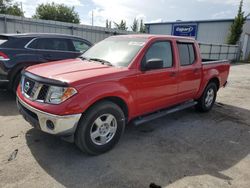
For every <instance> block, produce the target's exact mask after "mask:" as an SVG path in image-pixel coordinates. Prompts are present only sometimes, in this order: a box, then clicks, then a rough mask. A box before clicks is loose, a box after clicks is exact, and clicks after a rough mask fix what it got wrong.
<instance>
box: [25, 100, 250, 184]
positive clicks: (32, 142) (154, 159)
mask: <svg viewBox="0 0 250 188" xmlns="http://www.w3.org/2000/svg"><path fill="white" fill-rule="evenodd" d="M227 109H230V112H229V111H228V110H227ZM242 113H244V114H250V112H249V111H248V110H245V109H240V108H237V107H234V106H227V105H223V104H219V105H216V106H215V108H214V109H213V110H212V111H211V112H210V113H206V114H201V113H196V112H195V110H193V109H189V110H186V111H183V112H178V113H176V114H173V115H170V116H166V117H164V118H161V119H158V120H155V121H152V122H150V123H147V124H144V125H142V126H140V127H134V126H133V125H131V124H130V125H128V127H127V129H126V132H125V134H124V136H123V138H122V139H121V142H120V143H119V144H118V145H117V146H116V147H115V148H114V149H113V150H112V151H110V152H108V153H105V154H103V155H101V156H94V157H93V156H88V155H85V154H83V153H81V152H80V151H79V150H78V149H77V148H76V147H75V146H74V144H69V143H66V142H64V141H62V140H60V139H59V138H56V137H54V136H51V135H47V134H44V133H42V132H40V131H38V130H35V129H31V130H30V131H28V132H27V134H26V140H27V144H28V146H29V148H30V151H31V153H32V154H33V156H34V158H35V159H36V161H37V162H38V163H39V164H40V166H41V167H42V168H43V169H44V170H45V171H46V172H47V173H48V174H49V175H50V176H51V177H53V178H54V179H55V180H56V181H58V182H59V183H60V184H62V185H64V186H65V187H92V188H95V187H149V185H150V183H155V184H157V185H161V186H163V187H164V186H167V185H169V184H171V183H173V182H175V181H177V180H179V179H182V178H184V177H186V176H196V175H204V174H208V175H211V176H214V177H217V178H220V179H222V180H224V181H226V182H228V183H229V184H230V181H231V180H232V177H229V176H226V175H225V174H223V172H222V171H224V170H227V169H229V168H231V167H233V166H234V165H236V164H237V163H238V162H240V161H241V160H242V159H243V158H245V157H246V156H247V155H248V154H249V152H250V148H249V143H250V127H249V126H246V125H247V124H246V123H245V121H244V119H243V118H241V114H242ZM235 114H236V115H235Z"/></svg>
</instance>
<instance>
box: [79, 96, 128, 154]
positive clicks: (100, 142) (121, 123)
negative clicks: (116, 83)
mask: <svg viewBox="0 0 250 188" xmlns="http://www.w3.org/2000/svg"><path fill="white" fill-rule="evenodd" d="M124 128H125V117H124V113H123V111H122V110H121V108H120V107H119V106H118V105H116V104H115V103H112V102H109V101H103V102H100V103H98V104H96V105H94V106H93V107H91V108H90V109H89V110H88V111H87V113H86V114H84V115H83V118H82V119H81V120H80V122H79V124H78V128H77V131H76V135H75V136H76V137H75V143H76V145H77V146H78V147H79V148H80V149H81V150H82V151H84V152H86V153H88V154H91V155H98V154H101V153H104V152H107V151H109V150H110V149H112V148H113V147H114V146H115V145H116V144H117V143H118V141H119V140H120V138H121V136H122V134H123V132H124Z"/></svg>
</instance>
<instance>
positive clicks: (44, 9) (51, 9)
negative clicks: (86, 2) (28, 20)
mask: <svg viewBox="0 0 250 188" xmlns="http://www.w3.org/2000/svg"><path fill="white" fill-rule="evenodd" d="M33 18H36V19H42V20H55V21H61V22H69V23H76V24H78V23H80V18H79V14H78V13H77V12H76V11H75V8H74V7H68V6H66V5H64V4H55V3H46V4H40V5H38V7H37V8H36V13H35V15H34V16H33Z"/></svg>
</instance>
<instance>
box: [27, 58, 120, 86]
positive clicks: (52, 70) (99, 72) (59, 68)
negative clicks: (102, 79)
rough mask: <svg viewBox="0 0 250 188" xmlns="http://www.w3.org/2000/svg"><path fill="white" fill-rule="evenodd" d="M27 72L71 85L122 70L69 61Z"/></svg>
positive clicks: (42, 66)
mask: <svg viewBox="0 0 250 188" xmlns="http://www.w3.org/2000/svg"><path fill="white" fill-rule="evenodd" d="M26 70H27V71H28V72H30V73H33V74H35V75H38V76H41V77H44V78H51V79H54V80H60V81H63V82H67V83H69V84H70V83H74V82H77V81H80V80H83V79H87V78H94V77H97V76H104V75H107V74H111V73H115V72H120V71H122V68H117V67H111V66H107V65H102V64H100V63H98V62H90V61H87V60H81V59H68V60H62V61H56V62H50V63H45V64H39V65H35V66H31V67H29V68H27V69H26Z"/></svg>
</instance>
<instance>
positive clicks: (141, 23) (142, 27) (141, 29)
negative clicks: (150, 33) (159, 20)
mask: <svg viewBox="0 0 250 188" xmlns="http://www.w3.org/2000/svg"><path fill="white" fill-rule="evenodd" d="M139 31H140V33H146V26H145V24H144V23H143V20H141V22H140V30H139Z"/></svg>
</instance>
